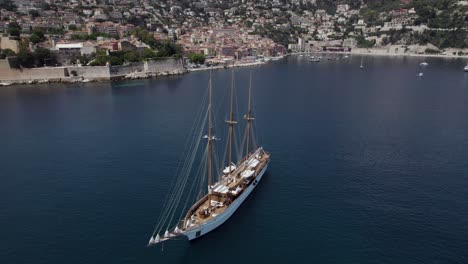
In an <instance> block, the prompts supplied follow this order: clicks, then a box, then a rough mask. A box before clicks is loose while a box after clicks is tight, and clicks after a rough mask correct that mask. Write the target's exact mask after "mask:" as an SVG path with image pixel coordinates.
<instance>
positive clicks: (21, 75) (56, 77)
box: [0, 67, 68, 82]
mask: <svg viewBox="0 0 468 264" xmlns="http://www.w3.org/2000/svg"><path fill="white" fill-rule="evenodd" d="M66 77H68V72H67V69H66V68H64V67H53V68H32V69H2V70H1V71H0V80H1V81H8V82H16V81H20V82H23V81H39V80H44V79H47V80H50V81H55V82H57V81H61V80H62V79H64V78H66Z"/></svg>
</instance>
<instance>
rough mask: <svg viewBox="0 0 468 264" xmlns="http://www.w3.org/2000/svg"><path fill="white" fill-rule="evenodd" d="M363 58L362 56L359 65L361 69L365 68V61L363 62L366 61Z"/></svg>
mask: <svg viewBox="0 0 468 264" xmlns="http://www.w3.org/2000/svg"><path fill="white" fill-rule="evenodd" d="M363 60H364V58H363V57H361V66H359V69H361V70H362V69H364V63H363V62H364V61H363Z"/></svg>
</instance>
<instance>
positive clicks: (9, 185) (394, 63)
mask: <svg viewBox="0 0 468 264" xmlns="http://www.w3.org/2000/svg"><path fill="white" fill-rule="evenodd" d="M360 61H361V58H360V57H356V56H352V57H351V58H350V59H348V60H344V59H343V60H339V61H335V60H333V61H328V60H325V61H322V62H321V63H316V64H314V63H309V62H307V60H306V59H305V58H303V57H290V58H287V59H285V60H282V61H278V62H274V63H270V64H268V65H265V66H262V67H259V68H242V69H237V70H236V84H237V87H238V90H239V96H244V95H245V90H246V89H245V88H246V87H247V83H248V73H249V71H250V70H253V72H254V81H253V84H254V88H255V105H256V110H257V111H256V116H257V124H258V130H259V131H258V132H259V135H258V136H259V141H260V142H261V143H262V144H263V145H264V147H265V148H266V149H267V150H269V151H270V152H271V154H272V162H271V164H270V168H269V171H268V173H267V174H266V175H265V177H264V179H263V181H262V182H261V184H260V185H259V188H257V189H256V190H255V192H254V193H252V195H251V196H250V197H249V199H248V200H247V201H246V202H245V203H244V204H243V205H242V206H241V208H239V210H238V211H237V212H236V214H235V215H233V216H232V217H231V219H230V220H229V221H228V222H226V223H225V224H224V225H223V226H222V227H220V228H218V229H217V230H216V231H214V232H212V233H210V234H209V235H207V236H205V237H203V238H202V239H199V240H198V241H195V242H194V243H189V242H187V241H183V240H182V241H173V242H170V243H166V244H165V245H164V249H163V250H164V251H162V249H161V248H160V247H156V248H146V247H145V246H146V243H147V241H148V238H149V236H150V234H151V232H152V230H153V227H154V224H155V222H156V220H157V217H158V215H159V211H160V210H161V208H162V206H163V200H164V197H165V195H166V192H167V188H168V186H169V184H170V180H171V177H173V175H174V172H175V169H176V167H177V160H178V159H179V158H180V156H181V152H182V150H183V147H184V143H185V140H186V138H187V136H188V135H187V134H188V130H189V128H190V127H191V125H192V119H193V118H194V112H195V111H196V110H197V109H198V107H199V106H200V102H201V99H202V96H203V94H204V92H205V91H206V87H207V82H208V72H197V73H191V74H187V75H184V76H178V77H170V78H161V79H154V80H143V81H141V80H140V81H128V82H120V83H88V84H76V85H43V86H30V87H28V86H23V87H7V88H1V89H0V146H1V148H0V161H1V163H0V164H1V165H0V234H1V239H0V263H35V264H40V263H68V264H71V263H188V262H191V263H198V262H201V261H206V260H216V261H220V262H222V263H225V264H228V263H241V262H242V263H266V262H267V261H268V262H270V263H273V262H275V263H284V262H290V263H297V262H303V263H425V264H427V263H468V199H467V197H468V196H467V195H468V136H467V134H468V74H465V73H463V72H462V69H463V66H464V65H465V64H466V62H465V61H462V60H444V59H427V62H429V64H430V65H429V66H428V67H426V68H425V69H421V68H420V67H419V66H418V65H419V63H420V62H422V61H423V59H421V58H379V57H366V58H365V59H364V64H365V66H366V68H365V69H364V70H359V64H360ZM419 72H424V77H423V78H418V77H417V74H418V73H419ZM229 74H230V73H229V71H225V70H218V71H214V72H213V79H214V85H215V88H216V89H215V99H216V101H217V102H222V99H223V98H225V91H226V89H227V88H228V86H229ZM220 105H221V106H220ZM223 107H224V106H223V105H222V103H219V104H218V108H219V109H220V110H222V111H221V112H223V111H224V112H225V111H226V110H227V109H225V108H226V107H224V108H223ZM239 107H241V105H240V106H239ZM242 112H243V111H242ZM223 115H224V114H220V117H219V118H220V119H222V118H224V116H223ZM223 133H224V132H223ZM223 133H221V134H223Z"/></svg>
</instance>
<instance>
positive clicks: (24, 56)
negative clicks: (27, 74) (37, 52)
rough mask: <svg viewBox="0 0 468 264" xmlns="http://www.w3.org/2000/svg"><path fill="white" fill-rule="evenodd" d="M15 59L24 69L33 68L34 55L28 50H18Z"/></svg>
mask: <svg viewBox="0 0 468 264" xmlns="http://www.w3.org/2000/svg"><path fill="white" fill-rule="evenodd" d="M16 57H17V60H18V65H20V66H22V67H25V68H31V67H34V55H33V54H32V52H31V51H29V50H28V49H25V48H22V49H20V51H19V52H18V54H17V56H16Z"/></svg>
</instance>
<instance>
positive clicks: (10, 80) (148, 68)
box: [0, 58, 186, 85]
mask: <svg viewBox="0 0 468 264" xmlns="http://www.w3.org/2000/svg"><path fill="white" fill-rule="evenodd" d="M0 65H1V66H2V67H0V68H1V70H0V83H2V84H3V85H8V84H21V83H34V82H77V81H109V80H113V79H134V78H148V77H154V76H159V75H170V74H181V73H184V72H186V69H185V67H184V65H183V62H182V60H181V59H175V58H168V59H160V60H152V61H146V62H137V63H132V64H129V65H122V66H63V67H41V68H30V69H15V68H10V67H6V65H7V62H6V60H0Z"/></svg>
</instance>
